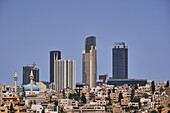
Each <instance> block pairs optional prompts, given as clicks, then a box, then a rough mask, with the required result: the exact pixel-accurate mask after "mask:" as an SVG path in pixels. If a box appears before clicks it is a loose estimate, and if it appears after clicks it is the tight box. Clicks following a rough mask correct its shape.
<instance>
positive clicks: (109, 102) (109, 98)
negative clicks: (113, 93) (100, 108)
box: [107, 95, 112, 106]
mask: <svg viewBox="0 0 170 113" xmlns="http://www.w3.org/2000/svg"><path fill="white" fill-rule="evenodd" d="M108 100H109V103H108V104H107V106H110V105H112V103H111V99H110V95H109V96H108Z"/></svg>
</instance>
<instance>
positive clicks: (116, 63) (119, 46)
mask: <svg viewBox="0 0 170 113" xmlns="http://www.w3.org/2000/svg"><path fill="white" fill-rule="evenodd" d="M112 63H113V64H112V65H113V66H112V68H113V69H112V78H113V79H128V47H127V46H125V43H124V42H121V43H119V42H116V43H115V45H114V47H113V48H112Z"/></svg>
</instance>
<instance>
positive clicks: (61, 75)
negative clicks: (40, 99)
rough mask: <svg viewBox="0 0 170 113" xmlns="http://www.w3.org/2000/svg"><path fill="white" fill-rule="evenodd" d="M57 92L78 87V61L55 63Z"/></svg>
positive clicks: (63, 60) (59, 61)
mask: <svg viewBox="0 0 170 113" xmlns="http://www.w3.org/2000/svg"><path fill="white" fill-rule="evenodd" d="M54 75H55V76H54V84H55V90H56V91H58V92H59V91H61V89H64V88H71V89H75V87H76V61H75V60H65V59H60V60H56V61H55V73H54Z"/></svg>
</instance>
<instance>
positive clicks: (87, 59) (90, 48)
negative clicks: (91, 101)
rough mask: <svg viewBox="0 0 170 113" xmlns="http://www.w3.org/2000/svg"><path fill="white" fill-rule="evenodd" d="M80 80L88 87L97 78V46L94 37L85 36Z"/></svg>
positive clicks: (94, 84) (91, 85)
mask: <svg viewBox="0 0 170 113" xmlns="http://www.w3.org/2000/svg"><path fill="white" fill-rule="evenodd" d="M82 74H83V75H82V80H83V81H82V82H83V83H86V84H88V85H89V86H90V87H95V86H96V80H97V47H96V37H94V36H90V37H87V38H86V41H85V50H83V56H82Z"/></svg>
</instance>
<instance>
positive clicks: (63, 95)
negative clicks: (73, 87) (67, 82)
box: [62, 89, 65, 98]
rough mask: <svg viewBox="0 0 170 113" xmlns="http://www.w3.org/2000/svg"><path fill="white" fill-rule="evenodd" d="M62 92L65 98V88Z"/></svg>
mask: <svg viewBox="0 0 170 113" xmlns="http://www.w3.org/2000/svg"><path fill="white" fill-rule="evenodd" d="M62 93H63V97H64V98H65V90H64V89H63V91H62Z"/></svg>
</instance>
